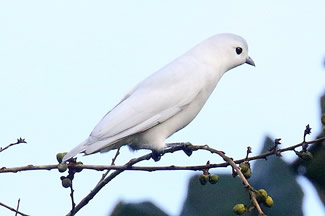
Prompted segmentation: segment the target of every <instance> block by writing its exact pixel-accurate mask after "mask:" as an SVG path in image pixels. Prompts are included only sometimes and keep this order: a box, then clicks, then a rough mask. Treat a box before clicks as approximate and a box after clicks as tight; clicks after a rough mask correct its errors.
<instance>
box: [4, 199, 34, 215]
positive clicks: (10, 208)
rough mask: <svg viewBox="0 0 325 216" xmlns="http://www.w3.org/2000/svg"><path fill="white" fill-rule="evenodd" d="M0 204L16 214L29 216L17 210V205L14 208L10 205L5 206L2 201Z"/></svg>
mask: <svg viewBox="0 0 325 216" xmlns="http://www.w3.org/2000/svg"><path fill="white" fill-rule="evenodd" d="M0 206H3V207H5V208H7V209H9V210H10V211H13V212H16V214H20V215H22V216H29V215H27V214H24V213H22V212H20V211H18V207H17V210H16V209H14V208H12V207H10V206H7V205H6V204H3V203H1V202H0Z"/></svg>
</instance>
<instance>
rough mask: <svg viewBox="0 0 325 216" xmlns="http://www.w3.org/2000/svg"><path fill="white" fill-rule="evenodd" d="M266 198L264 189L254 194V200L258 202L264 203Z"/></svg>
mask: <svg viewBox="0 0 325 216" xmlns="http://www.w3.org/2000/svg"><path fill="white" fill-rule="evenodd" d="M266 198H267V192H266V190H264V189H259V190H258V191H257V193H256V199H257V201H258V202H265V200H266Z"/></svg>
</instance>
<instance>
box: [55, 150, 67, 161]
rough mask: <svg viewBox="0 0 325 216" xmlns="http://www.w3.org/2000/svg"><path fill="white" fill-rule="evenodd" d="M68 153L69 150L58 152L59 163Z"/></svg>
mask: <svg viewBox="0 0 325 216" xmlns="http://www.w3.org/2000/svg"><path fill="white" fill-rule="evenodd" d="M66 154H67V152H62V153H57V154H56V160H57V161H58V162H59V163H61V162H62V159H63V157H64V156H65V155H66Z"/></svg>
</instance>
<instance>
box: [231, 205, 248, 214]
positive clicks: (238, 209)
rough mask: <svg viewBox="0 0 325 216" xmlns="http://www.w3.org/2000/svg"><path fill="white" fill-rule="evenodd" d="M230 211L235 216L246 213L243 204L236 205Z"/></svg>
mask: <svg viewBox="0 0 325 216" xmlns="http://www.w3.org/2000/svg"><path fill="white" fill-rule="evenodd" d="M232 210H233V211H234V213H235V214H237V215H242V214H244V213H245V212H246V211H247V209H246V206H245V205H244V204H236V205H235V206H234V207H233V209H232Z"/></svg>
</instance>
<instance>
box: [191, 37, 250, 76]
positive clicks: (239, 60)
mask: <svg viewBox="0 0 325 216" xmlns="http://www.w3.org/2000/svg"><path fill="white" fill-rule="evenodd" d="M197 48H199V52H200V53H201V54H203V53H204V54H203V55H202V56H201V59H204V61H206V62H207V63H209V64H212V65H214V66H215V67H218V68H220V67H222V68H220V69H222V70H223V71H224V72H225V71H228V70H230V69H232V68H234V67H237V66H239V65H242V64H244V63H247V64H249V65H252V66H255V63H254V61H253V59H252V58H251V57H249V55H248V46H247V42H246V41H245V39H244V38H242V37H240V36H238V35H235V34H230V33H222V34H217V35H215V36H212V37H210V38H209V39H207V40H206V41H204V42H202V43H201V44H199V46H198V47H197Z"/></svg>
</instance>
